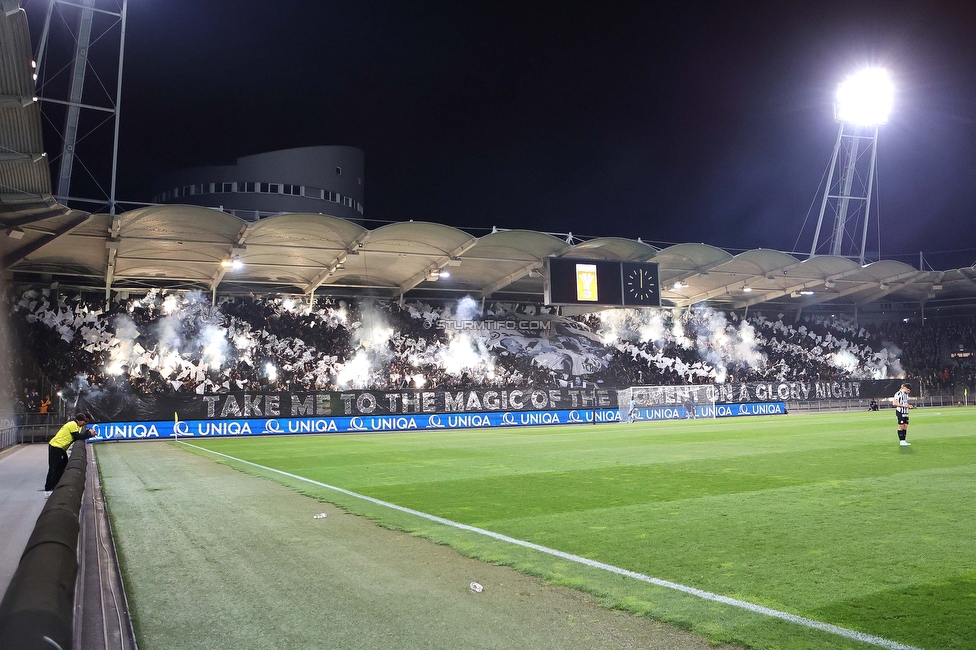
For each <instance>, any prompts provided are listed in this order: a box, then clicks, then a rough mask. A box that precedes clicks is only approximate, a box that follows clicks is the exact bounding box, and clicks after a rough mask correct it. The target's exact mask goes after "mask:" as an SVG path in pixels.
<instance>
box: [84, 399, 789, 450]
mask: <svg viewBox="0 0 976 650" xmlns="http://www.w3.org/2000/svg"><path fill="white" fill-rule="evenodd" d="M694 410H695V414H694V416H693V417H697V418H711V417H721V418H725V417H739V416H747V415H776V414H783V413H786V405H785V404H784V403H783V402H764V403H756V404H719V405H716V406H697V407H695V409H694ZM634 416H635V417H634V419H635V420H636V421H655V420H680V419H685V418H688V417H689V412H688V411H687V410H685V407H684V406H676V407H667V406H665V407H653V408H639V409H637V410H636V412H635V414H634ZM626 417H627V416H626V415H625V418H626ZM620 418H621V415H620V410H619V409H616V408H595V409H588V410H584V409H570V410H546V411H505V412H503V413H498V412H495V413H432V414H427V413H423V414H415V415H355V416H340V417H325V418H317V417H309V418H269V419H232V420H189V421H184V420H176V419H175V418H174V419H172V420H169V421H157V422H111V423H99V424H94V425H92V430H93V431H94V432H95V433H96V434H97V438H95V440H96V441H106V440H138V439H150V440H158V439H163V438H177V439H178V438H219V437H227V436H254V435H280V434H303V433H380V432H394V431H421V430H428V431H433V430H445V429H473V428H492V427H522V426H539V425H552V424H598V423H601V422H620V421H621V419H620Z"/></svg>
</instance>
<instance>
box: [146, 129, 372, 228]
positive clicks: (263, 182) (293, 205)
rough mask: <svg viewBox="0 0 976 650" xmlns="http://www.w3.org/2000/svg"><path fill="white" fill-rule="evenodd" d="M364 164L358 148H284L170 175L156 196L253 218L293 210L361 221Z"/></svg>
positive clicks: (173, 201) (165, 200) (172, 201)
mask: <svg viewBox="0 0 976 650" xmlns="http://www.w3.org/2000/svg"><path fill="white" fill-rule="evenodd" d="M363 169H364V155H363V152H362V150H361V149H356V148H355V147H341V146H328V147H301V148H298V149H283V150H281V151H270V152H268V153H261V154H256V155H253V156H244V157H243V158H238V159H237V164H235V165H215V166H211V167H193V168H190V169H183V170H180V171H177V172H173V173H171V174H167V175H166V176H164V177H163V178H161V179H160V183H159V187H158V191H157V193H156V195H155V196H154V197H153V201H154V202H155V203H174V204H184V205H199V206H203V207H208V208H220V209H222V210H223V211H224V212H229V213H231V214H233V215H235V216H238V217H240V218H242V219H246V220H248V221H257V220H258V219H262V218H264V217H270V216H272V215H276V214H282V213H289V212H301V213H316V214H318V213H320V214H329V215H333V216H336V217H343V218H346V219H352V220H360V219H362V218H363V214H364V207H363V203H364V200H365V197H364V183H365V181H364V177H363Z"/></svg>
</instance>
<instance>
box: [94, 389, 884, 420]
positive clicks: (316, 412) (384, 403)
mask: <svg viewBox="0 0 976 650" xmlns="http://www.w3.org/2000/svg"><path fill="white" fill-rule="evenodd" d="M892 394H894V393H892ZM80 408H81V410H87V411H89V412H90V413H91V414H92V416H93V417H94V419H95V421H96V422H118V421H140V422H141V421H150V422H151V421H156V420H166V419H170V418H172V417H173V415H174V414H177V415H178V416H179V417H180V419H186V420H230V419H248V418H262V417H263V418H289V417H292V418H295V417H335V416H344V415H350V416H352V415H420V414H432V413H482V412H490V411H497V412H505V411H555V410H571V409H594V408H597V409H601V408H607V409H611V408H617V391H615V390H604V389H596V390H594V389H593V388H547V389H541V388H535V389H534V388H505V389H496V388H489V389H481V388H479V389H467V390H443V389H434V390H390V391H382V390H350V391H344V392H319V393H287V392H282V393H260V392H259V393H250V392H233V393H222V394H216V395H186V396H178V395H174V396H159V395H133V394H128V393H109V392H101V393H97V394H95V395H87V396H86V397H85V399H84V400H83V402H82V403H81V404H80Z"/></svg>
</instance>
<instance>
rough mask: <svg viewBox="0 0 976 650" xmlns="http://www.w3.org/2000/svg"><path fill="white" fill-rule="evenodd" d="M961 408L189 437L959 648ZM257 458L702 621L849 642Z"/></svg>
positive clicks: (582, 583) (801, 609)
mask: <svg viewBox="0 0 976 650" xmlns="http://www.w3.org/2000/svg"><path fill="white" fill-rule="evenodd" d="M974 416H976V413H974V412H973V411H971V410H968V409H946V410H943V411H938V410H937V409H927V410H921V409H920V410H917V411H914V412H913V417H912V426H911V428H910V439H911V441H912V442H913V446H912V447H908V448H901V447H898V445H897V438H896V435H895V422H894V418H893V417H892V416H891V414H890V413H881V414H878V413H851V414H835V415H820V416H792V415H791V416H786V417H775V418H773V417H770V418H748V419H746V418H744V419H741V420H720V421H698V422H672V423H638V424H634V425H626V424H624V425H598V426H580V427H563V428H541V429H521V430H506V431H497V430H472V431H462V432H436V433H407V434H394V435H391V434H384V435H356V436H304V437H281V438H274V437H266V438H252V439H243V438H240V439H212V440H203V441H194V444H199V445H201V446H205V447H206V448H208V449H213V450H215V451H219V452H221V453H225V454H229V455H232V456H235V457H238V458H241V459H244V460H248V461H252V462H254V463H258V464H261V465H265V466H268V467H272V468H276V469H280V470H283V471H287V472H291V473H294V474H297V475H300V476H303V477H307V478H310V479H314V480H318V481H322V482H325V483H328V484H331V485H336V486H340V487H343V488H345V489H348V490H353V491H355V492H358V493H361V494H365V495H369V496H372V497H376V498H378V499H382V500H385V501H389V502H393V503H396V504H399V505H403V506H406V507H409V508H413V509H416V510H420V511H423V512H427V513H431V514H435V515H439V516H442V517H446V518H448V519H452V520H455V521H458V522H463V523H466V524H471V525H474V526H478V527H481V528H486V529H489V530H492V531H496V532H499V533H503V534H505V535H509V536H512V537H515V538H519V539H523V540H528V541H532V542H535V543H538V544H542V545H545V546H548V547H552V548H556V549H559V550H562V551H565V552H568V553H573V554H576V555H581V556H584V557H587V558H592V559H595V560H598V561H601V562H604V563H608V564H612V565H615V566H618V567H623V568H626V569H630V570H633V571H638V572H641V573H644V574H647V575H651V576H655V577H658V578H663V579H667V580H671V581H674V582H678V583H682V584H685V585H689V586H693V587H697V588H700V589H704V590H707V591H712V592H716V593H719V594H723V595H727V596H732V597H735V598H740V599H743V600H747V601H750V602H753V603H758V604H762V605H766V606H769V607H773V608H776V609H780V610H784V611H788V612H791V613H795V614H799V615H801V616H806V617H809V618H813V619H817V620H820V621H825V622H828V623H833V624H836V625H841V626H844V627H848V628H851V629H856V630H860V631H863V632H867V633H869V634H873V635H878V636H881V637H884V638H887V639H891V640H894V641H897V642H900V643H905V644H911V645H915V646H919V647H923V648H973V647H976V519H974V517H973V499H974V495H976V427H974ZM197 453H202V452H197ZM208 457H211V458H214V457H213V456H211V455H208ZM238 466H239V467H240V468H241V469H245V471H249V472H252V473H255V471H256V470H254V469H247V468H246V467H244V466H240V465H238ZM257 473H261V472H257ZM268 476H269V477H271V478H274V480H277V481H279V482H282V483H285V484H287V485H290V486H292V487H295V488H296V489H299V490H300V491H303V492H305V493H308V494H311V495H313V496H317V497H318V498H322V499H327V500H329V501H331V502H334V503H336V504H338V505H340V506H342V507H343V508H345V509H347V510H349V511H351V512H356V513H360V514H364V515H367V516H369V517H371V518H374V519H376V520H377V521H379V522H380V523H382V524H384V525H387V526H390V527H395V528H402V529H405V530H409V531H411V532H414V533H416V534H421V535H424V536H426V537H430V538H431V539H434V540H435V541H438V542H441V543H448V544H451V545H452V546H455V547H456V548H458V549H459V550H461V551H462V552H465V553H467V554H470V555H472V556H475V557H480V558H483V559H486V560H490V561H493V562H499V563H505V564H509V565H512V566H515V567H517V568H519V569H520V570H523V571H526V572H528V573H532V574H535V575H541V576H543V577H546V578H547V579H550V580H552V581H554V582H557V583H561V584H568V585H571V586H575V587H578V588H581V589H584V590H587V591H590V592H592V593H594V594H597V595H598V596H600V597H602V598H603V599H604V602H605V603H606V604H607V605H610V606H614V607H624V608H627V609H631V610H633V611H637V612H640V613H649V614H651V615H653V616H655V617H657V618H661V619H663V620H668V621H671V622H674V623H677V624H678V625H680V626H683V627H689V628H691V629H694V630H695V631H696V632H698V633H701V634H703V635H705V636H706V637H707V638H710V639H712V640H714V641H721V642H737V643H743V644H746V645H750V646H753V647H768V648H784V647H797V648H801V647H826V645H828V644H833V645H831V647H860V646H859V645H858V644H856V643H854V642H850V641H846V640H838V639H825V638H824V636H823V635H820V633H811V632H809V631H806V630H802V629H800V628H798V627H796V626H792V625H791V624H785V623H781V622H778V621H767V620H760V619H758V618H757V617H756V616H755V615H751V614H749V615H745V614H743V613H741V612H729V611H727V609H728V608H726V607H725V606H717V605H715V604H711V603H703V602H693V600H694V599H689V597H687V596H683V595H681V594H677V593H674V592H670V591H667V590H662V589H659V588H653V587H649V586H648V585H644V584H633V583H634V581H632V580H628V579H624V578H620V577H619V576H610V575H607V574H601V573H600V572H598V571H595V570H593V569H588V568H585V567H581V566H577V565H574V564H572V563H568V562H565V561H561V560H556V559H554V558H551V557H547V556H542V555H541V554H538V553H536V552H532V551H526V550H525V549H520V548H513V547H511V546H510V545H509V546H508V547H506V546H505V545H504V544H502V543H500V542H496V541H493V540H490V539H486V538H483V537H478V536H476V535H472V534H468V533H462V532H459V531H456V530H452V529H450V528H447V527H444V526H439V525H436V524H432V523H430V522H427V521H423V520H418V519H417V518H414V517H410V516H408V515H404V514H402V513H397V512H394V511H390V510H389V509H384V508H381V507H378V506H375V505H371V504H369V503H366V502H363V501H361V500H357V499H355V498H351V497H348V496H344V495H341V494H337V493H334V492H330V491H327V490H323V489H320V488H315V487H314V486H309V485H307V484H302V483H300V482H296V481H294V480H291V479H283V478H281V477H280V476H278V477H276V476H275V475H268ZM811 639H815V640H811Z"/></svg>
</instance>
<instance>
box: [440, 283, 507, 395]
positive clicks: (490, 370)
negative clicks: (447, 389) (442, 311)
mask: <svg viewBox="0 0 976 650" xmlns="http://www.w3.org/2000/svg"><path fill="white" fill-rule="evenodd" d="M446 317H447V318H448V319H449V320H451V321H453V322H455V323H465V322H469V321H475V320H478V319H480V318H481V317H482V312H481V308H480V307H479V306H478V302H477V301H476V300H475V299H474V298H472V297H471V296H465V297H463V298H461V299H460V300H459V301H458V303H457V306H456V307H455V308H454V313H453V314H451V313H450V310H448V313H447V314H446ZM433 362H434V363H435V364H436V365H437V366H439V367H440V368H441V370H443V371H444V372H445V373H447V374H448V375H452V376H454V377H460V376H461V375H463V374H465V373H467V374H468V375H470V376H472V377H475V378H476V379H479V380H484V379H493V378H494V377H495V362H494V360H493V359H492V355H491V352H489V351H488V347H487V345H486V343H485V336H484V331H482V330H466V329H461V330H458V329H448V330H447V347H446V348H445V347H441V348H440V349H439V350H438V351H437V353H436V355H435V356H434V358H433Z"/></svg>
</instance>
